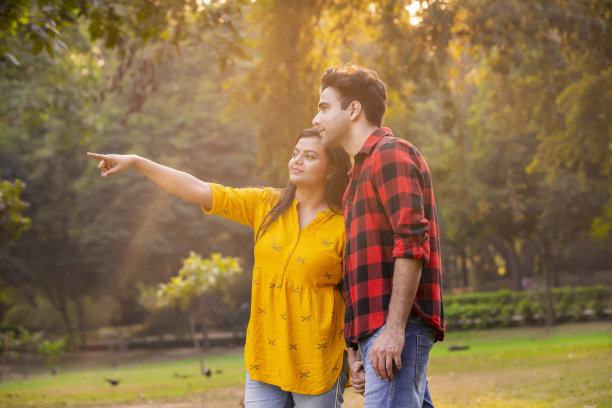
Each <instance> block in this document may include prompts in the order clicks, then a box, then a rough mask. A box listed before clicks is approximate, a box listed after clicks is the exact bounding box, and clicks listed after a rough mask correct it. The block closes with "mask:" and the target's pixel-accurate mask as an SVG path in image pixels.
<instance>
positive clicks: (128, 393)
mask: <svg viewBox="0 0 612 408" xmlns="http://www.w3.org/2000/svg"><path fill="white" fill-rule="evenodd" d="M147 359H148V358H147ZM205 362H206V366H207V367H208V368H210V369H211V370H212V372H213V374H212V375H211V376H210V377H205V376H203V375H201V374H199V362H198V359H197V358H189V359H180V360H174V361H165V362H152V363H128V364H122V365H121V366H120V367H118V368H111V367H109V364H104V365H99V366H94V367H89V368H86V369H81V368H79V367H78V366H71V367H69V368H63V369H62V370H61V371H60V373H59V374H58V375H56V376H51V375H33V376H31V377H30V378H29V379H27V380H17V381H5V382H4V383H2V384H0V407H3V406H6V407H21V406H33V407H37V408H38V407H41V408H42V407H64V406H75V407H77V406H78V407H82V406H102V405H112V404H118V403H150V402H151V401H166V400H177V399H178V400H180V399H181V398H185V397H189V398H191V399H193V400H194V401H195V400H197V399H198V398H199V397H201V396H203V395H205V394H206V392H209V391H211V390H212V391H215V390H218V389H223V388H227V387H239V388H242V387H243V385H244V359H243V355H242V352H233V353H223V354H218V355H210V356H207V357H206V358H205ZM217 370H222V372H221V373H220V374H217V373H216V371H217ZM175 373H176V374H178V375H180V376H187V377H186V378H179V377H177V376H175ZM105 378H112V379H115V378H119V379H120V380H121V382H120V384H119V385H118V386H117V387H112V386H110V384H108V383H107V382H106V381H105V380H104V379H105Z"/></svg>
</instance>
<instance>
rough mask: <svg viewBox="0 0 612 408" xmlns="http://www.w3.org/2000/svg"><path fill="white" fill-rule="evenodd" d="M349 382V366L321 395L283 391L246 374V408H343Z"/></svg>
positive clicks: (343, 369)
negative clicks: (345, 390)
mask: <svg viewBox="0 0 612 408" xmlns="http://www.w3.org/2000/svg"><path fill="white" fill-rule="evenodd" d="M347 382H348V364H347V362H346V358H345V359H344V366H343V367H342V371H341V372H340V375H339V376H338V380H336V382H335V383H334V386H333V387H332V388H331V389H330V390H329V391H327V392H325V393H323V394H320V395H308V394H298V393H297V392H289V391H283V390H282V389H280V387H277V386H276V385H271V384H267V383H264V382H261V381H255V380H251V378H250V377H249V372H248V371H247V373H246V386H245V390H244V407H245V408H293V407H294V406H295V407H296V408H341V407H342V403H343V402H344V395H343V394H344V388H345V387H346V383H347Z"/></svg>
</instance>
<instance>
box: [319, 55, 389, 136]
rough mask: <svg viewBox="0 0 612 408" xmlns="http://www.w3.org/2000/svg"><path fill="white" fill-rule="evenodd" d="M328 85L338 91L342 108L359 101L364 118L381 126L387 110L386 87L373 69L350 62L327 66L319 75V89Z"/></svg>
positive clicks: (322, 89) (323, 88)
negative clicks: (340, 65)
mask: <svg viewBox="0 0 612 408" xmlns="http://www.w3.org/2000/svg"><path fill="white" fill-rule="evenodd" d="M328 87H331V88H334V89H335V90H336V91H338V93H340V107H341V108H342V109H346V108H347V107H348V106H349V105H350V104H351V102H353V101H359V103H361V108H362V109H363V110H364V112H365V115H366V119H367V120H368V121H369V122H371V123H373V124H375V125H376V126H378V127H380V126H382V118H383V116H384V115H385V111H386V110H387V87H386V86H385V83H384V82H383V81H381V80H380V78H378V74H377V73H376V72H375V71H373V70H371V69H367V68H363V67H360V66H357V65H350V64H347V65H344V66H342V67H331V68H327V70H326V72H325V74H323V76H322V77H321V91H324V90H325V88H328Z"/></svg>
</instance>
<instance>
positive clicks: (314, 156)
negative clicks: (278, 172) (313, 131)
mask: <svg viewBox="0 0 612 408" xmlns="http://www.w3.org/2000/svg"><path fill="white" fill-rule="evenodd" d="M288 167H289V181H291V183H293V184H294V185H296V186H297V187H315V186H321V185H323V186H324V185H326V184H327V181H328V180H329V179H330V178H331V174H332V171H333V166H331V165H330V163H329V158H328V157H327V155H326V154H325V150H323V146H322V145H321V138H320V137H318V136H307V137H302V138H301V139H300V140H298V141H297V143H296V144H295V147H294V148H293V153H292V154H291V158H290V159H289V166H288Z"/></svg>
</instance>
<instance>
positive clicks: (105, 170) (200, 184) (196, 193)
mask: <svg viewBox="0 0 612 408" xmlns="http://www.w3.org/2000/svg"><path fill="white" fill-rule="evenodd" d="M87 156H89V157H92V158H94V159H98V160H100V164H98V168H99V169H100V171H101V172H102V177H109V176H112V175H113V174H117V173H120V172H122V171H124V170H127V169H129V168H130V167H134V168H135V169H136V170H138V171H139V172H141V173H142V174H143V175H144V176H145V177H147V178H148V179H149V180H151V181H152V182H154V183H155V184H157V185H158V186H159V187H161V188H163V189H164V190H166V191H167V192H169V193H171V194H174V195H175V196H177V197H180V198H182V199H183V200H186V201H191V202H193V203H198V204H202V205H203V206H204V207H205V208H208V209H210V208H212V204H213V198H212V190H211V188H210V185H208V183H206V182H204V181H202V180H200V179H198V178H196V177H194V176H192V175H191V174H188V173H185V172H183V171H179V170H175V169H173V168H171V167H167V166H163V165H161V164H158V163H155V162H154V161H151V160H148V159H145V158H144V157H140V156H137V155H121V154H97V153H87Z"/></svg>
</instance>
